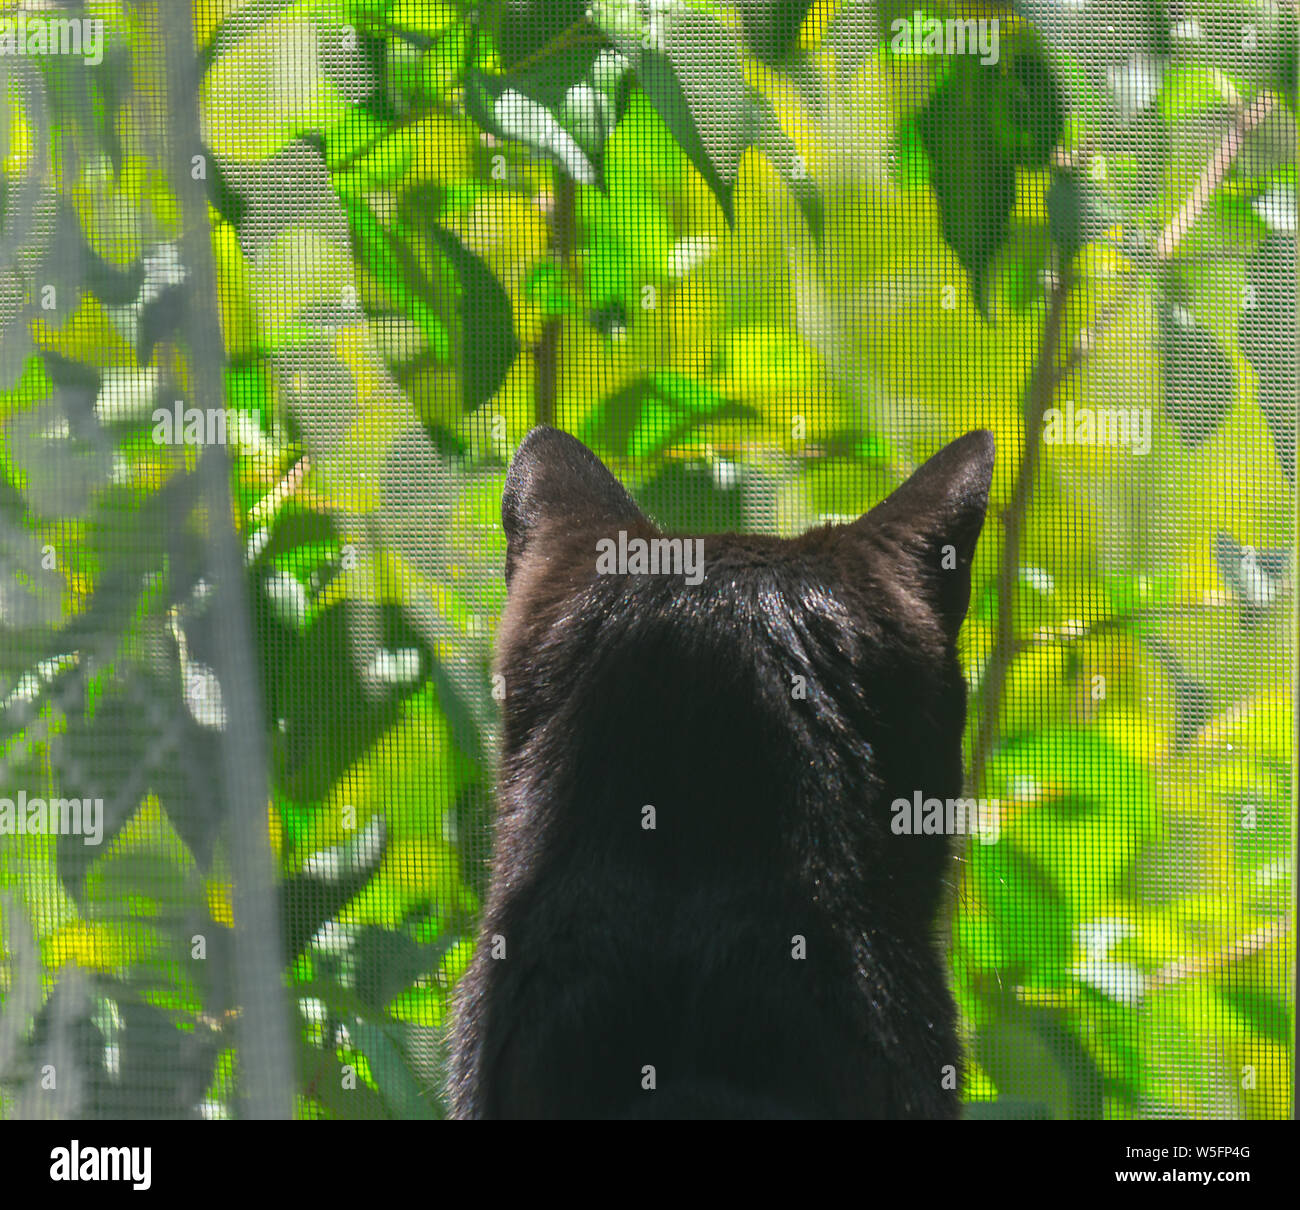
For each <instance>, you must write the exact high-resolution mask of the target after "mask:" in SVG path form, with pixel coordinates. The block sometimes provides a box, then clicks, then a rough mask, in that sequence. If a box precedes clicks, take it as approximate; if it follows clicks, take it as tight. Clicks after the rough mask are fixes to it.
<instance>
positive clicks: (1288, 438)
mask: <svg viewBox="0 0 1300 1210" xmlns="http://www.w3.org/2000/svg"><path fill="white" fill-rule="evenodd" d="M1292 205H1293V207H1294V203H1292ZM1295 331H1296V237H1295V236H1294V235H1291V234H1289V233H1287V232H1283V231H1270V232H1269V234H1268V235H1267V236H1266V237H1265V239H1264V240H1263V242H1262V243H1261V244H1260V246H1259V247H1258V249H1256V251H1255V252H1254V253H1252V255H1251V256H1250V257H1248V258H1247V260H1246V290H1245V297H1244V298H1243V299H1242V304H1241V313H1240V315H1239V317H1238V320H1237V332H1238V339H1239V341H1240V343H1241V351H1242V353H1243V355H1244V356H1245V358H1246V360H1247V361H1249V362H1250V364H1251V366H1252V367H1253V368H1254V370H1255V373H1256V374H1258V375H1259V405H1260V408H1261V409H1262V410H1263V412H1264V419H1265V420H1267V421H1268V428H1269V432H1270V433H1271V434H1272V436H1273V446H1274V448H1275V449H1276V450H1277V456H1278V461H1279V462H1280V463H1281V464H1282V469H1283V471H1284V472H1285V473H1286V477H1287V478H1288V479H1290V480H1291V482H1292V483H1294V482H1295V460H1296V399H1297V395H1298V394H1300V392H1298V391H1297V385H1298V384H1297V374H1296V369H1297V367H1296V361H1297V355H1296V347H1295Z"/></svg>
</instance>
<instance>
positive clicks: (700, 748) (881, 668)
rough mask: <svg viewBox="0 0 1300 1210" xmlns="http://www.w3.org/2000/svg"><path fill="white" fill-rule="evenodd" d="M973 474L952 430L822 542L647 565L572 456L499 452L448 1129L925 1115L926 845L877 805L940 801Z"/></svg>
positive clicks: (680, 554) (940, 1060) (933, 889)
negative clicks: (496, 548) (500, 595)
mask: <svg viewBox="0 0 1300 1210" xmlns="http://www.w3.org/2000/svg"><path fill="white" fill-rule="evenodd" d="M992 471H993V438H992V435H991V434H990V433H986V432H973V433H968V434H967V435H966V436H965V437H962V438H960V439H959V440H957V441H954V442H953V443H952V444H951V445H949V446H947V447H946V448H945V449H943V450H942V451H940V452H939V453H938V454H936V455H935V456H934V457H933V458H931V459H930V460H929V461H928V462H926V463H925V465H924V466H922V467H921V468H920V469H919V470H918V471H917V472H916V473H915V474H914V475H913V476H912V477H911V478H910V479H909V480H908V481H907V482H906V483H904V484H903V485H902V486H901V487H900V488H898V490H897V491H895V492H894V493H893V494H892V495H891V496H889V497H888V498H887V499H886V500H884V501H883V502H882V503H880V504H878V505H877V506H876V507H875V508H873V509H872V510H871V511H870V512H868V513H867V514H866V515H865V516H863V517H861V518H860V519H859V520H857V521H855V522H854V523H853V524H851V525H827V526H822V527H821V528H818V529H814V530H812V531H810V532H809V533H806V534H804V535H803V536H802V537H799V538H794V539H790V540H782V539H777V538H770V537H745V536H737V535H731V534H728V535H718V536H710V537H704V538H703V539H686V540H685V541H684V542H682V543H679V545H678V546H677V547H669V546H668V544H667V543H665V542H663V540H662V535H660V534H659V532H658V531H657V530H656V529H655V528H654V527H653V526H652V525H651V524H650V522H649V521H647V520H646V518H645V517H644V516H643V515H642V514H641V513H640V511H639V510H638V509H637V507H636V505H635V504H634V503H633V501H632V499H631V497H630V496H629V495H628V494H627V492H626V491H625V490H624V489H623V487H622V486H621V485H620V484H619V482H618V481H617V480H616V479H615V478H614V477H613V476H612V475H611V474H610V473H609V471H608V470H607V469H606V468H605V467H604V465H603V464H602V463H601V462H600V460H599V459H598V458H597V457H596V456H595V455H594V454H593V453H591V451H590V450H588V449H587V448H586V447H585V446H584V445H582V444H581V443H579V442H578V441H576V440H574V439H573V438H572V437H570V436H568V435H567V434H565V433H562V432H559V431H557V430H555V429H550V428H538V429H535V430H534V431H533V432H532V433H530V434H529V436H528V438H527V439H526V440H525V441H524V443H523V444H522V445H521V446H520V448H519V452H518V454H517V455H516V456H515V459H514V462H513V463H512V464H511V467H510V473H509V476H508V478H507V480H506V488H505V494H504V497H503V500H502V508H501V511H502V519H503V522H504V526H505V532H506V536H507V539H508V550H507V555H506V579H507V583H508V589H509V591H508V603H507V607H506V612H505V616H504V618H503V620H502V624H501V631H500V637H499V644H498V655H499V658H498V666H499V670H500V672H501V674H502V675H503V677H504V686H505V707H504V734H503V752H502V763H501V773H500V784H499V799H500V808H499V816H498V820H497V830H496V850H495V862H494V867H493V876H492V885H491V892H490V895H489V899H488V903H487V907H486V911H485V914H484V919H483V929H482V935H481V937H480V940H479V945H478V949H477V952H476V954H475V956H474V959H473V962H472V964H471V966H470V969H469V970H468V972H467V973H466V975H465V977H464V980H463V981H462V983H461V986H460V989H459V992H458V1000H457V1011H456V1022H455V1027H454V1035H453V1042H452V1049H453V1054H452V1077H451V1097H452V1106H453V1113H454V1115H455V1116H456V1117H461V1118H477V1117H483V1118H506V1117H511V1118H514V1117H583V1118H587V1117H615V1118H618V1117H622V1118H629V1117H638V1118H644V1117H681V1118H707V1117H735V1118H756V1117H866V1118H950V1117H954V1116H956V1114H957V1111H958V1092H957V1085H958V1082H959V1072H960V1063H961V1056H960V1048H959V1045H958V1041H957V1035H956V1027H955V1016H956V1013H955V1008H954V1005H953V1000H952V997H951V995H950V994H949V991H948V988H947V986H946V982H945V976H944V967H943V963H942V961H941V958H940V956H939V953H938V946H937V944H936V938H935V930H934V925H935V917H936V914H937V913H938V910H939V907H940V902H941V898H942V893H943V890H944V887H945V885H946V880H948V879H950V878H951V877H953V875H954V871H953V870H952V868H951V864H952V863H951V860H950V849H949V845H950V841H949V838H948V837H947V836H943V835H897V834H895V831H894V830H893V829H892V828H891V818H892V816H891V806H890V804H891V803H892V802H893V801H894V800H896V799H898V798H906V799H908V800H911V799H912V798H913V796H914V795H915V793H916V792H917V791H920V792H921V793H922V795H923V797H931V796H933V797H937V798H940V799H947V798H951V797H955V796H958V795H959V794H960V791H961V782H962V763H961V734H962V724H963V721H964V718H965V713H966V693H965V685H964V682H963V679H962V673H961V668H960V666H959V664H958V661H957V654H956V638H957V632H958V630H959V629H960V627H961V623H962V619H963V617H964V616H965V612H966V607H967V604H968V602H969V597H970V564H971V558H972V555H973V552H974V549H975V543H976V539H977V538H978V536H979V532H980V527H981V525H982V524H983V520H984V511H985V506H986V503H987V500H988V492H989V482H990V479H991V476H992ZM656 539H658V540H659V544H658V545H654V541H655V540H656ZM696 542H702V550H703V566H702V568H701V567H700V566H698V565H697V564H695V563H694V562H693V560H692V558H691V557H690V556H691V555H692V553H698V551H699V549H700V548H699V547H698V546H696V545H695V543H696ZM652 558H654V559H656V560H657V563H658V567H657V574H655V570H652V565H651V563H650V560H651V559H652ZM701 572H702V574H701Z"/></svg>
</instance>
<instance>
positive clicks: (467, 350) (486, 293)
mask: <svg viewBox="0 0 1300 1210" xmlns="http://www.w3.org/2000/svg"><path fill="white" fill-rule="evenodd" d="M430 230H431V233H432V235H433V238H434V241H435V242H436V243H437V245H438V247H439V248H441V249H442V251H443V252H444V253H446V255H447V257H448V259H450V261H451V263H452V265H453V266H454V267H455V270H456V276H457V278H458V279H459V281H460V289H461V303H460V319H461V322H460V339H461V365H460V373H461V382H462V384H463V387H464V394H465V410H466V411H468V412H472V411H473V410H474V409H475V408H477V407H479V406H480V405H481V404H484V403H486V402H487V401H488V400H489V399H491V398H492V396H493V395H495V394H496V392H497V390H498V389H499V388H500V386H501V384H502V383H503V382H504V381H505V380H506V375H507V374H508V373H509V372H510V367H511V365H513V364H514V360H515V357H516V355H517V354H518V352H519V340H518V338H517V337H516V336H515V322H514V315H513V313H512V312H511V309H510V298H509V296H508V295H507V294H506V291H505V287H504V286H502V285H501V283H500V282H499V281H497V279H496V278H495V277H494V276H493V274H492V270H491V269H489V268H488V267H487V265H486V264H485V263H484V261H483V259H482V258H481V257H479V256H476V255H475V254H474V253H473V252H471V251H470V250H469V249H468V248H466V247H465V245H464V244H462V243H461V242H460V240H459V239H457V238H456V236H455V235H453V234H452V233H451V232H450V231H448V230H446V229H445V228H443V227H439V226H437V225H436V224H434V225H432V226H431V228H430Z"/></svg>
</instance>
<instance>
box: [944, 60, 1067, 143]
mask: <svg viewBox="0 0 1300 1210" xmlns="http://www.w3.org/2000/svg"><path fill="white" fill-rule="evenodd" d="M1017 41H1018V42H1019V45H1017V46H1015V47H1014V48H1012V50H1011V53H1010V54H1009V55H1007V54H1004V55H1003V56H1002V57H1001V59H1000V60H999V62H998V65H997V67H996V68H995V69H993V79H994V80H995V86H994V89H993V104H992V111H991V116H992V125H993V133H994V137H995V138H996V139H997V143H998V147H999V149H1000V150H1001V151H1002V153H1003V154H1004V155H1006V156H1007V158H1009V159H1010V160H1011V161H1012V162H1013V163H1016V164H1019V165H1021V166H1022V167H1025V168H1039V167H1042V166H1043V165H1044V164H1046V163H1047V162H1048V160H1049V158H1050V157H1051V154H1052V152H1053V151H1054V150H1055V148H1056V145H1057V143H1059V142H1060V140H1061V133H1062V131H1063V130H1064V128H1065V104H1064V101H1063V99H1062V96H1061V90H1060V88H1059V87H1058V86H1057V83H1056V79H1055V77H1054V76H1053V74H1052V67H1051V64H1050V63H1049V62H1048V58H1047V52H1046V50H1045V49H1044V48H1043V47H1042V45H1041V44H1040V43H1039V42H1038V41H1037V40H1036V39H1033V38H1029V37H1025V38H1023V39H1018V40H1017ZM983 70H984V71H985V72H988V71H989V70H990V69H989V68H984V69H983ZM954 137H960V136H957V135H956V134H955V133H954Z"/></svg>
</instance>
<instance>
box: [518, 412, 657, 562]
mask: <svg viewBox="0 0 1300 1210" xmlns="http://www.w3.org/2000/svg"><path fill="white" fill-rule="evenodd" d="M643 520H644V517H642V515H641V512H640V510H639V509H638V508H637V506H636V504H635V503H633V500H632V497H631V496H629V495H628V494H627V490H626V488H624V487H623V485H622V484H621V483H620V482H619V481H618V480H617V479H615V478H614V476H613V475H611V474H610V473H609V470H608V469H607V468H606V466H605V464H604V463H603V462H601V460H600V459H599V458H597V457H596V455H595V454H593V453H592V452H591V451H590V450H589V449H588V448H587V447H586V446H585V445H583V444H582V442H581V441H579V440H577V438H575V437H570V436H569V434H568V433H564V432H561V431H560V430H559V429H553V428H551V427H549V426H548V425H539V426H538V427H537V428H535V429H533V431H532V432H531V433H529V434H528V436H527V437H525V438H524V439H523V441H522V442H520V445H519V449H518V450H516V451H515V456H514V459H513V460H512V461H511V463H510V470H509V473H508V474H507V475H506V486H505V491H504V492H503V493H502V495H501V525H502V527H503V528H504V529H505V531H506V583H507V584H509V583H510V580H511V578H512V577H513V576H514V572H515V568H516V567H517V566H518V565H519V560H520V559H521V558H522V557H523V553H524V551H525V550H526V549H527V547H528V544H529V542H530V541H532V539H533V538H534V536H535V535H536V533H537V531H538V528H539V527H540V526H542V525H545V524H552V523H553V524H556V525H558V526H561V527H570V528H577V527H582V528H589V527H592V526H602V525H606V524H617V523H619V522H622V523H623V524H628V523H632V522H636V521H643Z"/></svg>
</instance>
